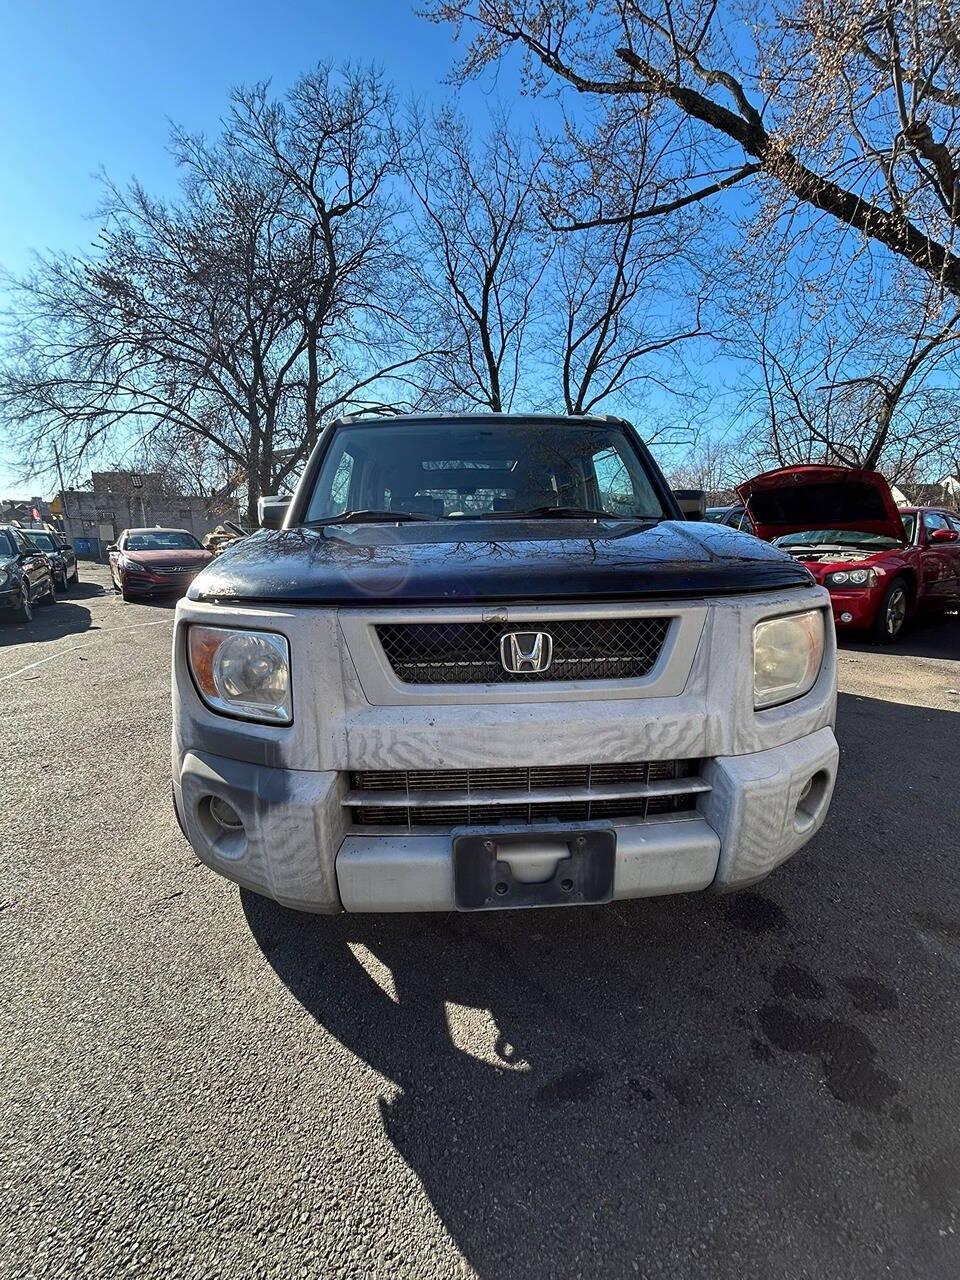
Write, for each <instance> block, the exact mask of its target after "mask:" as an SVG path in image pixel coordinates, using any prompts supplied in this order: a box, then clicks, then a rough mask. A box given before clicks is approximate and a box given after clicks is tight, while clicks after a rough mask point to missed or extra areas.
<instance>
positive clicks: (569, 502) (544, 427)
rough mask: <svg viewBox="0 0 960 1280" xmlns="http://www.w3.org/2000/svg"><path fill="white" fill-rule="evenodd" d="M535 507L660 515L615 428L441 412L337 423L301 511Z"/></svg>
mask: <svg viewBox="0 0 960 1280" xmlns="http://www.w3.org/2000/svg"><path fill="white" fill-rule="evenodd" d="M544 507H568V508H569V507H575V508H583V509H584V510H591V511H601V512H603V513H606V514H609V515H611V516H613V517H615V518H622V519H662V518H663V517H664V516H665V515H666V514H667V513H666V512H665V511H664V509H663V506H662V505H661V502H660V500H659V498H658V497H657V495H656V491H655V489H654V487H653V484H652V482H651V480H650V477H649V476H648V474H647V471H646V468H645V466H644V461H643V457H642V455H641V454H640V453H639V452H638V450H637V449H636V447H635V446H634V444H633V443H632V441H631V440H630V439H629V437H628V435H627V432H626V431H625V429H624V428H623V427H620V426H617V425H614V424H611V425H609V426H607V425H605V424H593V423H590V424H584V423H582V422H570V423H562V422H559V423H558V422H538V421H536V420H531V421H529V422H506V423H502V424H501V423H497V422H490V423H487V422H483V423H470V422H465V423H463V424H462V425H461V424H459V423H457V422H449V421H448V422H437V423H419V422H417V423H409V424H408V423H400V422H398V423H389V422H388V423H385V424H383V425H381V426H372V425H371V426H344V427H339V428H337V430H336V435H335V436H334V439H333V442H332V444H331V446H330V448H329V449H328V450H327V452H326V454H325V455H324V459H323V463H322V465H321V468H320V473H319V475H318V476H317V480H316V484H315V485H314V489H313V493H312V495H311V497H310V502H309V506H308V508H307V515H306V519H307V520H308V521H310V520H324V519H328V518H329V517H331V516H336V515H343V514H345V513H346V512H348V511H359V512H366V511H369V512H394V511H396V512H398V513H400V512H406V513H412V514H416V515H419V516H426V517H428V518H433V519H437V520H440V519H443V520H463V519H471V518H472V519H489V518H494V517H507V516H510V515H519V514H521V513H523V512H527V511H532V510H539V509H541V508H544Z"/></svg>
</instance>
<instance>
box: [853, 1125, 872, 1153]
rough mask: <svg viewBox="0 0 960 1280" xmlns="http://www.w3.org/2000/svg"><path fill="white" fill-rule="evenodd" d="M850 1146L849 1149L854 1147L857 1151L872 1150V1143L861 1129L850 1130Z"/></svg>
mask: <svg viewBox="0 0 960 1280" xmlns="http://www.w3.org/2000/svg"><path fill="white" fill-rule="evenodd" d="M850 1145H851V1147H856V1149H857V1150H858V1151H872V1150H873V1142H872V1141H871V1139H870V1138H868V1137H867V1135H866V1134H865V1133H864V1132H863V1130H862V1129H851V1130H850Z"/></svg>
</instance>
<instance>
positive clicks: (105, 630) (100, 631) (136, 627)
mask: <svg viewBox="0 0 960 1280" xmlns="http://www.w3.org/2000/svg"><path fill="white" fill-rule="evenodd" d="M167 623H169V624H170V625H171V626H172V625H173V618H160V619H159V621H157V622H135V623H134V624H133V625H132V626H129V627H98V628H97V629H96V631H91V632H89V634H88V636H87V638H88V639H91V640H92V639H96V638H97V637H98V636H115V635H117V634H118V633H119V632H121V631H141V630H142V629H143V628H144V627H162V626H164V625H165V624H167ZM84 647H85V646H84V645H83V644H70V645H67V647H66V648H65V649H58V650H57V651H56V653H48V654H47V656H46V657H45V658H38V659H37V660H36V662H28V663H27V665H26V666H25V667H18V668H17V670H16V671H11V672H10V673H9V674H8V675H5V676H0V684H3V683H4V681H6V680H13V679H15V678H16V677H17V676H22V675H23V673H24V672H25V671H32V670H33V668H34V667H42V666H43V664H44V663H45V662H53V660H54V659H55V658H62V657H63V656H64V655H65V654H68V653H73V651H74V650H75V649H83V648H84Z"/></svg>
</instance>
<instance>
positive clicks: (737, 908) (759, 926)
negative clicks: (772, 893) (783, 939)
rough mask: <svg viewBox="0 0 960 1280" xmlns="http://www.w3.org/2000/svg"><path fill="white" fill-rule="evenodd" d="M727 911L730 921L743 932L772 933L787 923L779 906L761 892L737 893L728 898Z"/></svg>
mask: <svg viewBox="0 0 960 1280" xmlns="http://www.w3.org/2000/svg"><path fill="white" fill-rule="evenodd" d="M727 913H728V915H729V917H730V920H731V922H732V923H733V924H735V925H736V927H737V928H738V929H743V930H744V932H745V933H772V932H773V931H774V930H775V929H782V928H783V927H784V926H785V925H786V923H787V917H786V915H785V914H784V912H783V911H782V910H781V908H780V907H778V906H777V904H776V903H775V902H771V901H770V899H769V898H765V897H764V896H763V894H762V893H738V894H737V895H736V897H733V898H730V899H729V903H728V906H727Z"/></svg>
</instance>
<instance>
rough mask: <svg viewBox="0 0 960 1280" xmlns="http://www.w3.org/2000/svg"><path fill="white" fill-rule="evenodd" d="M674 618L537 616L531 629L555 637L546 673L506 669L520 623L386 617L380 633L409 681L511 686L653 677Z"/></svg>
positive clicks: (399, 671)
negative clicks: (504, 643)
mask: <svg viewBox="0 0 960 1280" xmlns="http://www.w3.org/2000/svg"><path fill="white" fill-rule="evenodd" d="M670 622H671V619H670V618H668V617H657V616H652V615H643V616H638V617H602V618H564V619H553V620H551V619H544V620H542V621H541V620H539V619H538V620H537V621H536V623H530V624H529V625H527V626H525V627H524V629H525V630H531V631H534V630H535V631H542V632H545V633H546V634H547V635H548V636H549V637H550V638H551V640H552V649H553V654H552V662H551V663H550V666H549V667H548V669H547V670H546V671H516V672H513V671H506V670H504V667H503V663H502V662H501V659H500V642H501V639H502V638H503V636H504V635H505V634H507V633H508V632H510V631H512V630H516V629H518V628H516V627H514V626H509V625H504V624H503V623H500V622H484V621H476V622H474V621H462V622H381V623H378V624H377V626H376V632H377V638H378V640H379V641H380V644H381V646H382V648H383V652H384V654H385V656H386V658H387V661H388V662H389V663H390V666H391V668H392V670H393V673H394V675H396V676H397V677H398V679H400V680H402V681H403V682H404V683H405V684H507V683H525V684H529V683H533V682H537V681H540V682H542V681H544V680H560V681H564V680H578V681H579V680H636V679H641V678H642V677H644V676H646V675H649V673H650V672H651V671H652V670H653V667H654V666H655V665H656V662H657V659H658V658H659V657H660V654H661V652H662V650H663V646H664V643H665V641H666V638H667V633H668V631H669V629H670Z"/></svg>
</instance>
